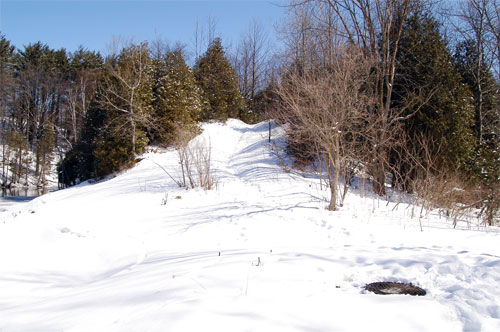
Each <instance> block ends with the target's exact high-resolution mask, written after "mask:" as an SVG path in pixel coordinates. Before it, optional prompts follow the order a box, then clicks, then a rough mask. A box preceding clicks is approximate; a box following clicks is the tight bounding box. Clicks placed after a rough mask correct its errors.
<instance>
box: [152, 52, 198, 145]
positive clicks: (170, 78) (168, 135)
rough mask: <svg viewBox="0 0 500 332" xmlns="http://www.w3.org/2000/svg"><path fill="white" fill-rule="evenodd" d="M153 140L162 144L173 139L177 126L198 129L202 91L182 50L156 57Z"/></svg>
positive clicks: (184, 128) (192, 129) (185, 128)
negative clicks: (159, 57)
mask: <svg viewBox="0 0 500 332" xmlns="http://www.w3.org/2000/svg"><path fill="white" fill-rule="evenodd" d="M154 68H155V72H154V88H153V107H154V112H155V119H156V121H155V122H156V124H155V127H154V128H153V136H154V139H155V140H156V141H157V142H158V143H160V144H169V143H171V142H172V141H173V139H174V138H175V135H176V130H177V129H183V130H189V131H196V130H197V122H198V119H199V117H200V113H201V110H202V102H201V95H200V90H199V88H198V86H197V84H196V80H195V77H194V74H193V71H192V69H191V68H189V66H188V65H187V64H186V62H185V61H184V58H183V56H182V52H181V50H179V49H177V50H174V51H171V52H167V54H165V55H164V56H162V58H161V59H155V60H154Z"/></svg>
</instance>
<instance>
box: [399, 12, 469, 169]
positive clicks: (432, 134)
mask: <svg viewBox="0 0 500 332" xmlns="http://www.w3.org/2000/svg"><path fill="white" fill-rule="evenodd" d="M399 50H400V52H399V53H398V62H399V64H400V65H399V67H398V70H397V73H396V75H397V76H396V77H397V79H396V81H395V86H394V92H393V99H392V104H393V107H397V108H404V109H406V112H405V113H406V115H407V116H408V119H407V120H406V122H405V131H406V135H407V136H408V138H409V142H408V144H409V146H408V147H407V148H408V150H407V152H408V151H413V152H414V153H415V152H416V153H417V155H416V156H414V157H416V158H419V156H418V154H419V151H421V150H422V147H420V146H418V143H417V138H418V137H422V136H425V137H426V138H427V141H428V143H430V146H429V149H430V153H431V154H432V155H433V157H432V158H433V159H434V160H438V162H437V165H438V166H436V165H434V166H435V167H440V168H446V169H447V170H450V171H455V170H459V171H460V170H461V171H464V170H466V169H467V163H468V162H469V161H470V159H471V157H472V153H473V149H474V135H473V130H472V127H473V124H474V106H473V105H472V103H471V100H472V95H471V92H470V90H469V88H468V87H467V85H465V84H463V83H462V82H461V77H460V74H459V73H458V72H457V70H456V69H455V66H454V61H453V58H452V56H451V55H450V53H449V51H448V49H447V47H446V43H445V41H444V40H443V38H442V36H441V34H440V32H439V25H438V23H437V22H436V21H435V20H434V19H433V18H432V17H430V16H429V15H428V14H427V13H416V14H414V15H412V16H411V17H409V18H408V20H407V21H406V23H405V24H404V30H403V34H402V37H401V41H400V45H399ZM403 159H407V158H404V157H403ZM407 160H408V159H407ZM419 162H420V163H425V161H424V160H423V159H421V160H420V161H419ZM403 164H404V163H403ZM400 171H401V172H403V173H404V172H405V171H404V170H400ZM414 176H415V174H406V175H405V177H414Z"/></svg>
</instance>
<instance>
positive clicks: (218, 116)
mask: <svg viewBox="0 0 500 332" xmlns="http://www.w3.org/2000/svg"><path fill="white" fill-rule="evenodd" d="M194 74H195V77H196V80H197V82H198V85H199V87H200V88H201V91H202V97H203V99H204V101H205V103H204V104H203V111H202V114H201V120H210V119H215V120H222V121H225V120H227V118H229V117H239V116H240V114H242V113H243V112H244V108H245V103H244V100H243V97H242V96H241V94H240V91H239V88H238V79H237V77H236V72H235V70H234V68H233V67H231V64H230V63H229V61H228V59H227V57H226V55H225V52H224V48H223V47H222V44H221V40H220V39H219V38H216V39H214V40H213V41H212V43H211V44H210V46H209V47H208V50H207V51H206V53H205V54H204V55H203V56H202V57H200V58H199V59H198V61H197V62H196V65H195V67H194Z"/></svg>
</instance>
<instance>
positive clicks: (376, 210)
mask: <svg viewBox="0 0 500 332" xmlns="http://www.w3.org/2000/svg"><path fill="white" fill-rule="evenodd" d="M267 134H268V127H267V123H261V124H257V125H253V126H251V125H245V124H243V123H242V122H239V121H237V120H229V121H228V122H227V123H226V124H220V123H213V124H206V125H204V132H203V135H204V136H205V137H206V139H205V140H206V141H207V142H210V144H211V146H212V150H213V151H212V159H213V164H214V165H213V167H214V169H215V170H216V173H215V176H216V178H217V186H216V188H215V189H214V190H211V191H204V190H202V189H195V190H185V189H183V188H179V187H178V186H177V185H176V184H175V182H174V181H173V180H172V179H170V178H169V177H168V176H167V175H166V174H165V172H164V171H163V170H162V169H161V168H160V167H159V166H158V165H157V164H160V165H162V166H163V167H164V168H165V169H166V170H168V171H169V173H170V174H173V175H174V176H180V174H179V165H178V161H177V154H176V152H175V151H173V150H155V152H149V153H147V154H145V155H144V156H143V158H144V159H143V160H142V161H141V162H140V163H139V164H138V165H136V166H135V167H134V168H132V169H130V170H128V171H126V172H123V173H121V174H119V175H117V176H116V177H115V178H113V179H110V180H107V181H101V182H99V183H94V184H89V183H84V184H81V185H79V186H76V187H72V188H69V189H66V190H61V191H57V192H53V193H50V194H48V195H45V196H42V197H39V198H37V199H35V200H33V201H31V202H29V203H22V204H21V205H17V204H16V205H11V206H9V207H3V208H2V209H3V210H5V211H1V210H0V290H1V291H0V331H2V332H13V331H65V332H69V331H71V332H73V331H74V332H76V331H106V332H111V331H120V332H123V331H131V332H135V331H148V332H150V331H162V332H163V331H231V332H233V331H368V330H369V331H398V332H400V331H419V332H421V331H491V332H493V331H500V287H499V282H500V249H499V248H500V246H499V244H500V235H499V232H498V230H497V228H495V227H491V228H485V227H483V226H474V225H467V224H459V225H458V228H457V229H453V226H452V221H450V220H447V219H445V218H443V217H439V216H438V215H437V214H433V213H430V214H429V215H426V216H424V217H423V218H422V219H421V220H420V221H421V222H422V226H423V231H421V230H420V222H419V220H418V219H416V218H412V217H411V216H412V214H414V213H413V212H414V211H412V207H411V206H407V205H404V204H399V205H398V206H395V203H387V201H386V200H384V199H383V198H378V197H376V196H373V195H371V194H369V193H368V192H365V191H363V190H355V191H353V192H351V193H350V194H349V195H348V197H347V201H346V204H345V205H344V207H342V208H341V209H340V211H336V212H329V211H327V210H326V207H327V205H328V204H327V198H328V191H327V190H325V188H324V186H323V187H322V188H321V187H320V185H319V180H318V179H317V178H316V177H315V176H312V175H307V174H302V173H300V172H298V171H291V172H286V171H284V170H283V167H282V166H281V161H280V158H278V157H277V154H281V153H282V152H280V149H281V148H282V141H281V139H282V138H281V137H280V132H279V129H278V128H275V129H273V141H272V143H271V144H269V143H268V137H267ZM162 203H163V204H162ZM417 214H418V213H417ZM374 281H402V282H411V283H413V284H415V285H418V286H420V287H422V288H424V289H425V290H426V291H427V295H426V296H422V297H413V296H407V295H383V296H381V295H375V294H373V293H369V292H367V291H365V290H364V289H363V286H364V285H366V284H367V283H370V282H374Z"/></svg>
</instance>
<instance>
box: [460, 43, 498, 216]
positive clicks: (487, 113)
mask: <svg viewBox="0 0 500 332" xmlns="http://www.w3.org/2000/svg"><path fill="white" fill-rule="evenodd" d="M477 50H478V48H477V45H476V42H475V41H473V40H466V41H464V42H461V43H460V44H459V45H458V46H457V52H456V64H457V68H458V70H459V72H460V74H461V75H462V82H463V83H464V84H467V85H468V86H469V87H470V89H471V91H472V94H473V98H474V99H473V102H474V108H475V125H474V132H475V136H476V149H475V154H474V159H473V161H472V163H471V173H472V174H471V175H472V177H471V180H472V181H473V182H474V184H476V185H479V187H480V188H481V189H483V199H484V207H485V208H484V210H485V212H486V220H487V222H488V223H489V224H493V218H494V216H495V214H496V213H497V212H498V210H499V209H500V163H499V160H500V114H499V101H498V94H497V91H498V85H497V84H496V83H495V80H494V78H493V75H492V73H491V71H490V70H488V68H487V67H486V66H485V61H479V54H478V51H477ZM479 64H482V65H481V66H479ZM479 67H481V68H479Z"/></svg>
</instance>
